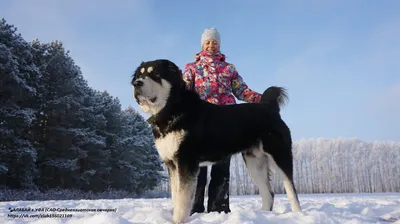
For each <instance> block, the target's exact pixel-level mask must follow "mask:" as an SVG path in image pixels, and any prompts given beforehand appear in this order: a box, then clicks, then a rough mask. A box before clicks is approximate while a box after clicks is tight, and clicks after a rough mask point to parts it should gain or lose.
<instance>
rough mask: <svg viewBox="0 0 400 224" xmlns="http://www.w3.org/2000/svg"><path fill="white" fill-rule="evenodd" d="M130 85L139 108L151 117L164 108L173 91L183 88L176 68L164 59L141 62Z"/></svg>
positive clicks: (179, 73)
mask: <svg viewBox="0 0 400 224" xmlns="http://www.w3.org/2000/svg"><path fill="white" fill-rule="evenodd" d="M131 84H132V88H133V97H134V98H135V99H136V102H137V103H138V104H139V107H140V108H141V109H142V110H143V111H144V112H145V113H149V114H152V115H154V114H157V113H158V112H159V111H160V110H161V109H162V108H164V106H165V105H166V104H167V101H168V99H169V98H170V96H171V92H173V90H174V89H175V90H178V89H181V88H184V82H183V80H182V76H181V72H180V70H179V68H178V66H177V65H175V64H174V63H173V62H171V61H169V60H165V59H159V60H154V61H147V62H142V63H141V64H140V65H139V67H138V68H137V69H136V71H135V73H134V74H133V77H132V81H131Z"/></svg>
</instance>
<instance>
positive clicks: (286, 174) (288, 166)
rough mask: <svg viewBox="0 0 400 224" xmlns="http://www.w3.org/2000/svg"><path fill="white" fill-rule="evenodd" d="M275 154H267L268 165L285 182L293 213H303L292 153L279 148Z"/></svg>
mask: <svg viewBox="0 0 400 224" xmlns="http://www.w3.org/2000/svg"><path fill="white" fill-rule="evenodd" d="M273 152H274V153H273V154H269V153H266V154H267V155H268V163H269V164H270V167H274V169H275V170H276V172H277V173H278V175H279V176H280V177H281V179H282V181H283V186H284V187H285V191H286V194H287V196H288V199H289V202H290V206H291V208H292V212H299V211H301V207H300V202H299V199H298V196H297V192H296V187H295V186H294V182H293V159H292V156H291V151H290V150H287V149H286V150H285V149H282V148H277V149H275V150H274V151H273ZM289 153H290V154H289Z"/></svg>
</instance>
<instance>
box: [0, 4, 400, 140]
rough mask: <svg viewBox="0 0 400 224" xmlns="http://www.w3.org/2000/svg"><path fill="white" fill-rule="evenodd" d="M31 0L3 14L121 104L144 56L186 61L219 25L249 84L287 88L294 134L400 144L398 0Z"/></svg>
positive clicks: (285, 113) (286, 112)
mask: <svg viewBox="0 0 400 224" xmlns="http://www.w3.org/2000/svg"><path fill="white" fill-rule="evenodd" d="M29 2H30V3H29ZM34 2H35V3H34V4H33V1H22V0H2V3H1V8H0V15H1V16H2V17H3V16H4V18H5V19H6V20H7V22H8V23H10V24H13V25H15V26H16V27H17V28H18V30H19V32H20V33H21V34H22V35H23V37H24V38H25V39H26V40H28V41H30V40H32V39H35V38H39V39H40V40H41V41H45V42H47V41H51V40H60V41H62V42H63V43H64V46H65V48H66V49H67V50H69V51H70V55H71V56H72V57H73V59H74V60H75V62H76V64H77V65H78V66H80V67H81V70H82V73H83V75H84V77H85V79H86V80H88V82H89V85H90V86H92V87H93V88H95V89H98V90H107V91H108V92H110V94H112V95H113V96H115V97H118V98H119V99H120V101H121V104H122V107H123V108H125V107H127V106H129V105H131V106H133V107H134V108H136V109H138V107H137V104H136V102H135V101H134V100H133V98H132V93H131V86H130V83H129V81H130V78H131V74H132V72H133V71H134V70H135V68H136V67H137V66H138V65H139V63H140V62H141V61H142V60H153V59H157V58H167V59H170V60H172V61H174V62H175V63H176V64H177V65H178V66H180V67H181V68H184V66H185V64H186V63H188V62H191V61H192V60H193V55H194V54H195V53H197V52H198V51H199V49H200V36H201V33H202V32H203V30H204V29H206V28H210V27H216V28H217V29H218V30H219V31H220V33H221V42H222V44H221V50H222V52H223V53H225V54H226V55H227V61H228V62H231V63H233V64H234V65H235V66H236V67H237V69H238V71H239V73H240V74H241V75H242V77H243V78H244V80H245V81H246V83H247V84H248V85H249V86H250V88H252V89H254V90H256V91H258V92H263V91H264V90H265V89H266V88H268V87H269V86H271V85H279V86H284V87H286V88H287V89H288V92H289V97H290V102H289V104H288V105H287V106H286V107H284V108H283V109H282V117H283V118H284V119H285V121H286V122H287V123H288V125H289V126H290V128H291V130H292V135H293V139H294V140H300V139H303V138H304V139H310V138H319V137H324V138H338V137H343V138H348V137H356V138H359V139H362V140H367V141H374V140H396V141H400V63H399V62H398V61H399V58H400V1H395V0H392V1H391V0H386V1H370V0H368V1H367V0H364V1H361V0H353V1H341V0H335V1H331V0H325V1H316V0H312V1H294V0H293V1H248V2H245V1H242V0H241V1H215V2H214V1H208V0H204V1H201V2H200V1H186V2H184V1H162V0H158V1H156V0H142V1H134V0H121V1H113V2H111V1H94V0H85V1H77V0H70V1H51V0H36V1H34ZM240 103H241V102H240ZM249 116H251V115H249ZM145 117H147V116H146V115H145Z"/></svg>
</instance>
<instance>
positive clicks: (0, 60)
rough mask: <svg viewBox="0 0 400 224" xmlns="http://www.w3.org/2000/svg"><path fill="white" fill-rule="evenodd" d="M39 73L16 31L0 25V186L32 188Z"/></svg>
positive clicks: (27, 48) (10, 27) (1, 23)
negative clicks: (33, 134) (34, 125)
mask: <svg viewBox="0 0 400 224" xmlns="http://www.w3.org/2000/svg"><path fill="white" fill-rule="evenodd" d="M39 75H40V74H39V71H38V69H37V67H36V66H35V65H34V63H33V56H32V52H31V48H30V46H29V44H28V43H27V42H25V41H24V39H23V38H22V37H21V35H20V34H17V29H16V28H15V27H14V26H12V25H8V24H7V23H6V21H5V20H4V19H2V20H1V21H0V184H3V185H7V186H10V187H13V188H35V187H36V186H35V183H34V178H35V176H36V174H37V172H36V168H35V162H36V156H37V152H36V150H35V148H34V147H33V144H32V131H31V126H32V123H33V121H34V120H35V119H36V117H35V113H36V111H35V100H34V98H35V96H36V89H37V87H38V85H39V84H38V81H37V80H38V77H39Z"/></svg>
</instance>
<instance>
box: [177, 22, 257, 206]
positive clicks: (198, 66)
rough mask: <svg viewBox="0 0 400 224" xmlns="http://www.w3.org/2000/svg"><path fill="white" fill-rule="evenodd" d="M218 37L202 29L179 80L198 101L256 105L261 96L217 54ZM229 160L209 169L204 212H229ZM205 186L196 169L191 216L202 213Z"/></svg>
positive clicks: (204, 171)
mask: <svg viewBox="0 0 400 224" xmlns="http://www.w3.org/2000/svg"><path fill="white" fill-rule="evenodd" d="M220 46H221V39H220V34H219V33H218V31H217V30H216V29H215V28H210V29H206V30H205V31H204V33H203V34H202V36H201V47H202V50H201V52H199V53H198V54H196V58H195V61H194V62H191V63H188V64H186V66H185V71H184V72H183V80H184V81H185V83H186V87H187V88H188V89H191V90H194V91H196V92H197V93H198V94H199V95H200V98H201V99H203V100H205V101H207V102H210V103H213V104H218V105H228V104H235V103H236V101H235V97H236V98H237V99H239V100H242V101H245V102H248V103H258V102H259V101H260V99H261V94H260V93H257V92H255V91H253V90H251V89H250V88H249V87H248V86H247V85H246V83H245V82H244V81H243V78H242V77H241V76H240V75H239V73H238V71H237V70H236V68H235V66H234V65H232V64H230V63H228V62H226V61H225V55H224V54H222V53H221V52H220ZM229 168H230V158H228V159H227V160H226V161H224V162H222V163H218V164H215V165H213V166H212V168H211V180H210V184H209V187H208V203H207V211H208V212H213V211H217V212H222V211H223V212H225V213H228V212H230V208H229V177H230V172H229ZM206 183H207V167H202V168H200V173H199V176H198V183H197V189H196V197H195V201H194V206H193V208H192V213H195V212H198V213H200V212H204V210H205V208H204V191H205V185H206Z"/></svg>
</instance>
